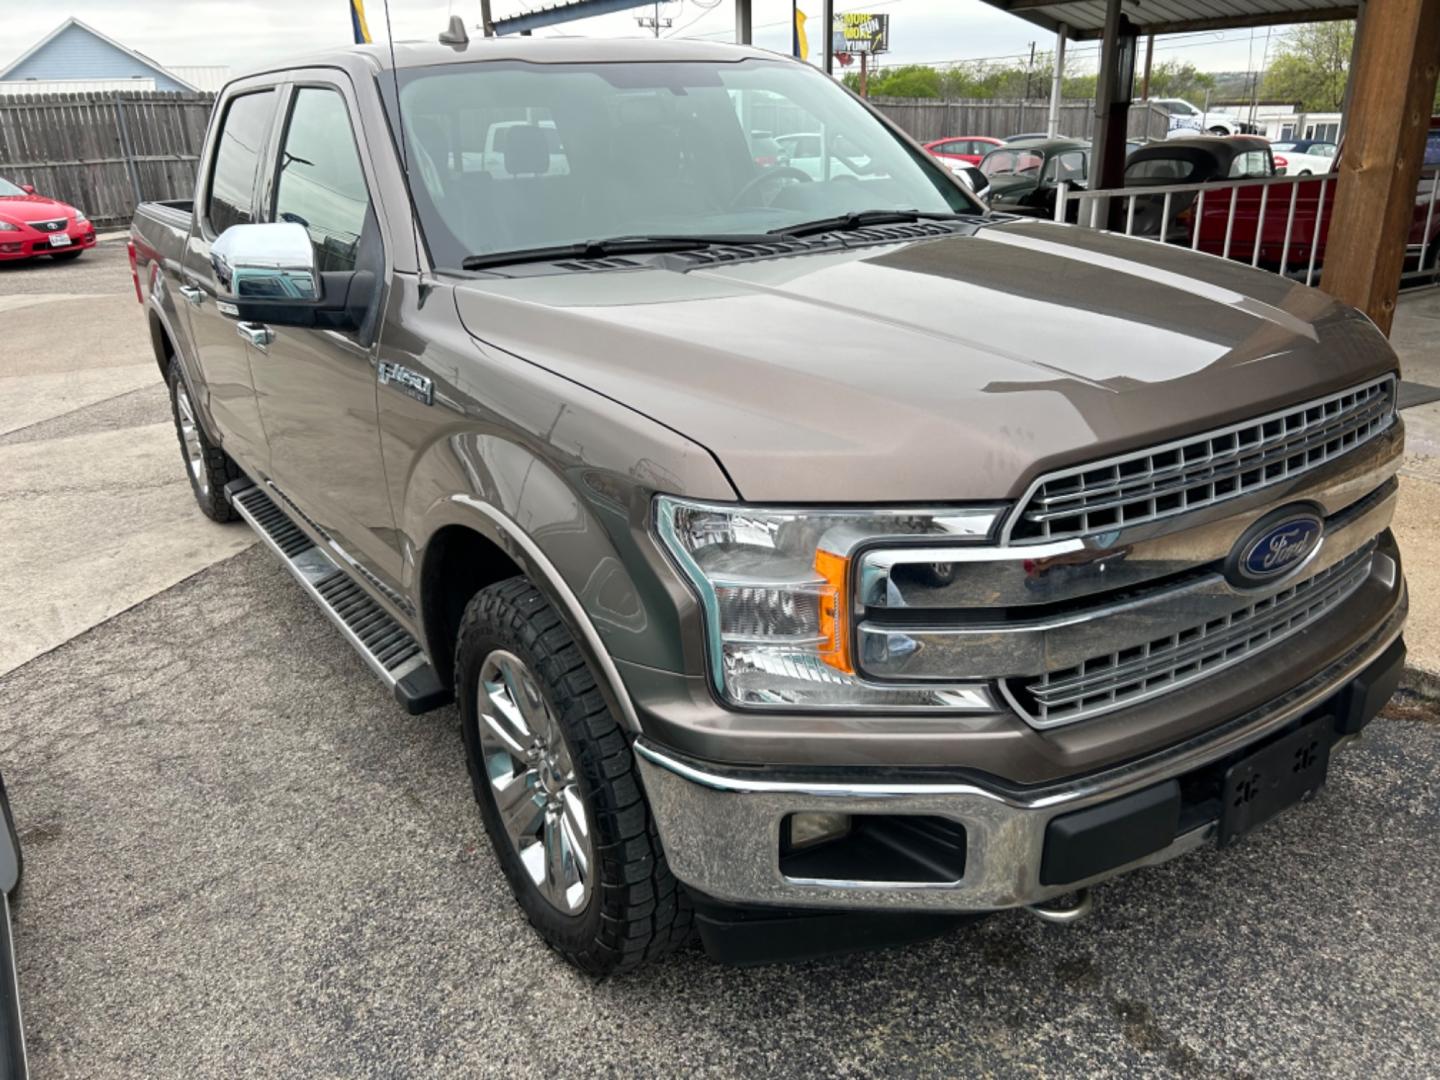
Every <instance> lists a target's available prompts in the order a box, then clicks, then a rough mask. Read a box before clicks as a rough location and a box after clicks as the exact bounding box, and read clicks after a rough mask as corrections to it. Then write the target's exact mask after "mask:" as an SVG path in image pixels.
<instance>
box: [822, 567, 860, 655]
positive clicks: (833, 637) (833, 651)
mask: <svg viewBox="0 0 1440 1080" xmlns="http://www.w3.org/2000/svg"><path fill="white" fill-rule="evenodd" d="M815 572H816V573H818V574H819V575H820V576H821V577H822V578H824V579H825V580H826V581H827V582H828V583H829V585H830V589H829V590H828V591H827V592H826V593H825V594H824V595H822V596H821V598H820V633H821V634H822V635H823V636H824V638H825V641H826V644H824V645H822V646H821V647H820V659H821V660H822V661H824V662H825V663H827V664H829V665H830V666H831V667H833V668H835V669H836V670H837V671H843V672H845V674H846V675H854V674H855V665H854V664H853V663H852V662H851V660H850V597H849V596H848V595H847V593H846V583H847V582H848V581H849V580H850V560H849V559H847V558H845V557H844V556H843V555H834V554H832V553H831V552H828V551H823V550H822V551H817V552H815Z"/></svg>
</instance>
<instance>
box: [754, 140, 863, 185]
mask: <svg viewBox="0 0 1440 1080" xmlns="http://www.w3.org/2000/svg"><path fill="white" fill-rule="evenodd" d="M775 142H776V144H777V145H778V146H779V147H780V153H781V158H780V161H781V163H782V164H785V165H788V166H790V168H792V169H799V170H800V171H801V172H803V173H805V174H806V175H807V176H809V177H810V179H812V180H820V179H824V178H825V170H824V168H823V165H824V159H823V157H822V156H821V147H820V133H819V132H818V131H797V132H792V133H791V134H789V135H776V136H775ZM869 164H870V158H869V157H868V156H867V155H865V154H863V153H861V152H859V151H858V150H857V149H856V148H855V147H854V146H847V145H846V142H845V137H844V136H843V135H836V136H834V137H832V139H831V141H830V173H829V176H830V178H831V179H834V178H835V177H837V176H858V175H860V173H861V172H863V171H864V169H865V167H866V166H867V165H869Z"/></svg>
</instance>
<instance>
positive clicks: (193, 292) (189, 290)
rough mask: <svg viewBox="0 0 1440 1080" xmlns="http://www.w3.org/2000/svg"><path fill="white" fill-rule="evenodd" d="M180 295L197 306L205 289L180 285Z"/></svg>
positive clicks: (202, 297) (202, 298)
mask: <svg viewBox="0 0 1440 1080" xmlns="http://www.w3.org/2000/svg"><path fill="white" fill-rule="evenodd" d="M180 295H181V296H183V297H185V299H186V300H189V301H190V303H192V304H194V305H195V306H196V307H199V306H200V302H201V301H202V300H204V299H205V290H204V289H197V288H196V287H195V286H194V285H181V286H180Z"/></svg>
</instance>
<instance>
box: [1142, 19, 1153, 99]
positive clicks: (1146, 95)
mask: <svg viewBox="0 0 1440 1080" xmlns="http://www.w3.org/2000/svg"><path fill="white" fill-rule="evenodd" d="M1154 59H1155V35H1154V34H1146V35H1145V78H1144V79H1142V80H1141V82H1140V100H1141V101H1149V100H1150V62H1151V61H1152V60H1154Z"/></svg>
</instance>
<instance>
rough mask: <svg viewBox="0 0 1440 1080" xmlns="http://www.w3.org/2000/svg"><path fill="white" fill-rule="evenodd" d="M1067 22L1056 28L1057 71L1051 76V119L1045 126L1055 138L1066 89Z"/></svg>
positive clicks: (1058, 132) (1058, 128)
mask: <svg viewBox="0 0 1440 1080" xmlns="http://www.w3.org/2000/svg"><path fill="white" fill-rule="evenodd" d="M1065 30H1066V27H1065V24H1064V23H1061V24H1060V25H1059V26H1058V27H1056V29H1055V71H1054V73H1053V74H1052V75H1051V77H1050V120H1049V122H1048V123H1047V124H1046V126H1045V130H1046V132H1048V133H1049V135H1050V137H1051V138H1052V139H1053V138H1055V136H1056V135H1059V134H1060V96H1061V94H1063V93H1064V91H1065Z"/></svg>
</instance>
